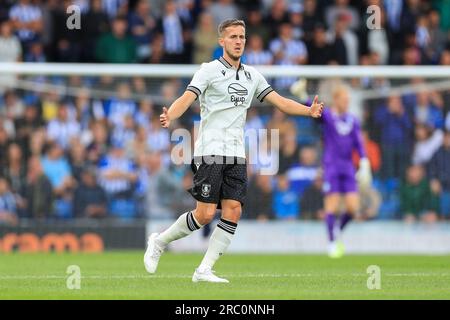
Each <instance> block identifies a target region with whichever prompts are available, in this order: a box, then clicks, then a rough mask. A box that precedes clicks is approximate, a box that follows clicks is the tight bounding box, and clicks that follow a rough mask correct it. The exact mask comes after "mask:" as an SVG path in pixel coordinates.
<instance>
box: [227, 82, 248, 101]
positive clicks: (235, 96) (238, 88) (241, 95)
mask: <svg viewBox="0 0 450 320" xmlns="http://www.w3.org/2000/svg"><path fill="white" fill-rule="evenodd" d="M228 93H229V94H230V95H231V96H230V101H231V102H233V104H234V105H235V106H239V105H242V104H244V102H245V99H246V96H247V95H248V90H247V89H246V88H245V87H243V86H242V85H240V84H239V83H236V82H234V83H232V84H230V85H229V86H228Z"/></svg>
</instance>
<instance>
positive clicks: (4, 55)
mask: <svg viewBox="0 0 450 320" xmlns="http://www.w3.org/2000/svg"><path fill="white" fill-rule="evenodd" d="M21 59H22V47H21V45H20V41H19V39H18V38H17V37H16V36H15V35H13V30H12V25H11V22H9V21H3V22H2V23H1V24H0V62H16V61H20V60H21Z"/></svg>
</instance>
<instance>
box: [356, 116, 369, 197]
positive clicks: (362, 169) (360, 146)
mask: <svg viewBox="0 0 450 320" xmlns="http://www.w3.org/2000/svg"><path fill="white" fill-rule="evenodd" d="M354 137H355V148H356V150H357V151H358V154H359V157H360V160H359V169H358V171H357V173H356V179H357V180H358V183H359V186H360V188H368V187H370V186H371V184H372V170H371V168H370V161H369V159H368V158H367V153H366V150H365V147H364V143H363V138H362V133H361V129H360V125H359V124H358V123H357V124H355V128H354Z"/></svg>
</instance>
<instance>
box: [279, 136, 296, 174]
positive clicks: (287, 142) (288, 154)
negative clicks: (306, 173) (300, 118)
mask: <svg viewBox="0 0 450 320" xmlns="http://www.w3.org/2000/svg"><path fill="white" fill-rule="evenodd" d="M280 147H281V150H280V160H279V166H278V168H279V169H278V173H279V174H284V173H285V172H286V171H287V170H288V169H289V168H291V167H292V166H293V165H294V164H295V163H296V162H297V160H298V155H299V146H298V143H297V136H296V135H295V132H289V133H287V134H286V135H284V136H283V138H282V140H281V145H280Z"/></svg>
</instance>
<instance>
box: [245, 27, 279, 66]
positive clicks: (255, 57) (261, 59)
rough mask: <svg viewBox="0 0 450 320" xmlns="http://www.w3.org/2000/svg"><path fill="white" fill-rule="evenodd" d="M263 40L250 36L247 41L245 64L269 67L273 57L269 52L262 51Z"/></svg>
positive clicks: (257, 36)
mask: <svg viewBox="0 0 450 320" xmlns="http://www.w3.org/2000/svg"><path fill="white" fill-rule="evenodd" d="M263 45H264V44H263V40H262V38H261V36H260V35H258V34H254V35H251V36H250V37H249V39H248V49H247V52H246V56H247V63H248V64H250V65H270V64H272V63H273V55H272V52H270V51H269V50H264V46H263Z"/></svg>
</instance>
